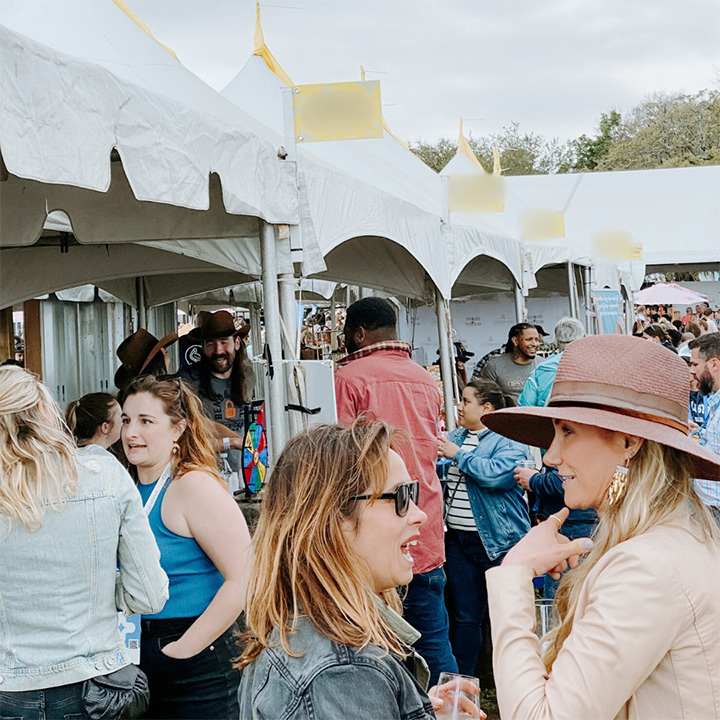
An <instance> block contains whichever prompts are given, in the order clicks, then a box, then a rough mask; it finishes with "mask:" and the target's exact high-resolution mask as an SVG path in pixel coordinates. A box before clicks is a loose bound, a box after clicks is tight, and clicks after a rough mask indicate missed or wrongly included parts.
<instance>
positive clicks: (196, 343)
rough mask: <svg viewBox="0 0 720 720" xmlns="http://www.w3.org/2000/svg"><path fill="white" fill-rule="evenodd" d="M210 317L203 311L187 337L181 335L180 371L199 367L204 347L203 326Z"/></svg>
mask: <svg viewBox="0 0 720 720" xmlns="http://www.w3.org/2000/svg"><path fill="white" fill-rule="evenodd" d="M208 317H210V313H209V312H208V311H207V310H201V311H200V312H199V313H198V314H197V315H196V316H195V327H194V328H193V329H192V330H191V331H190V332H189V333H187V334H186V335H181V336H180V340H179V341H178V342H179V350H180V371H183V370H185V369H186V368H189V367H193V365H197V364H198V363H199V362H200V360H201V358H202V352H203V346H202V325H203V323H204V322H205V320H206V319H207V318H208Z"/></svg>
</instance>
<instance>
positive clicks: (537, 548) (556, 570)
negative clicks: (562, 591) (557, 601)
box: [502, 508, 593, 580]
mask: <svg viewBox="0 0 720 720" xmlns="http://www.w3.org/2000/svg"><path fill="white" fill-rule="evenodd" d="M569 514H570V511H569V510H568V509H567V508H563V509H562V510H559V511H558V512H556V513H555V514H554V515H551V516H550V517H549V518H548V519H547V520H545V522H541V523H540V524H539V525H536V526H535V527H534V528H533V529H532V530H530V532H529V533H528V534H527V535H525V537H524V538H523V539H522V540H520V542H519V543H518V544H517V545H515V547H513V549H512V550H510V552H509V553H508V554H507V555H506V556H505V558H504V560H503V561H502V564H503V565H524V566H525V567H529V568H530V569H531V570H532V571H533V573H534V574H535V576H536V577H538V576H540V575H544V574H545V573H549V574H550V576H551V577H552V578H553V579H554V580H557V579H558V578H559V577H560V575H561V574H562V573H563V572H565V570H567V569H568V566H569V567H571V568H573V567H576V566H577V564H578V561H579V560H580V556H581V555H584V554H585V553H587V552H589V551H590V550H592V547H593V541H592V540H591V539H590V538H578V539H577V540H568V538H566V537H565V536H564V535H561V534H560V532H559V530H560V528H561V527H562V524H563V523H564V522H565V520H566V519H567V516H568V515H569Z"/></svg>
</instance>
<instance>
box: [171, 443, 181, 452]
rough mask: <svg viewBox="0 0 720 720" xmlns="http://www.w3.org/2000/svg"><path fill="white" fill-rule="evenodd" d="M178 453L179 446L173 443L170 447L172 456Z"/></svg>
mask: <svg viewBox="0 0 720 720" xmlns="http://www.w3.org/2000/svg"><path fill="white" fill-rule="evenodd" d="M179 452H180V446H179V445H178V444H177V443H176V442H174V443H173V446H172V454H173V455H177V454H178V453H179Z"/></svg>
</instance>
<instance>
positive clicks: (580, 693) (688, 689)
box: [486, 511, 720, 720]
mask: <svg viewBox="0 0 720 720" xmlns="http://www.w3.org/2000/svg"><path fill="white" fill-rule="evenodd" d="M693 524H694V523H693V521H692V520H691V519H690V517H689V516H688V513H687V512H685V511H681V512H679V513H676V514H675V515H674V516H673V517H672V518H670V519H668V520H667V521H666V522H665V523H663V524H661V525H657V526H655V527H654V528H652V529H651V530H648V531H647V532H646V533H643V534H642V535H639V536H637V537H635V538H632V539H630V540H626V541H625V542H622V543H620V544H619V545H617V546H616V547H614V548H613V549H611V550H610V551H608V552H607V553H606V554H605V555H604V557H602V558H601V559H600V561H599V562H598V563H597V565H596V566H595V567H594V568H593V569H592V570H591V571H590V574H589V575H588V577H587V578H586V580H585V583H584V585H583V587H582V589H581V591H580V596H579V600H578V604H577V608H576V611H575V616H574V622H573V628H572V631H571V633H570V635H569V636H568V637H567V639H566V640H565V642H564V643H563V646H562V648H561V650H560V653H559V654H558V656H557V658H556V660H555V663H554V665H553V668H552V672H551V674H550V676H549V677H548V676H547V675H546V673H545V667H544V665H543V663H542V661H541V659H540V644H539V642H538V639H537V637H536V636H535V634H534V632H533V627H534V623H535V609H534V602H533V600H534V596H533V587H532V571H531V570H530V569H529V568H525V567H521V566H509V567H507V566H506V567H502V566H501V567H497V568H492V569H491V570H489V571H488V572H487V575H486V579H487V585H488V598H489V604H490V621H491V626H492V638H493V648H494V650H493V666H494V675H495V680H496V683H497V696H498V704H499V706H500V714H501V715H502V717H503V720H512V719H513V718H517V719H520V718H522V720H540V719H543V720H550V719H552V720H577V718H607V719H610V718H616V719H617V720H630V719H632V720H656V719H657V718H663V719H665V720H676V719H678V720H679V719H680V718H683V719H687V720H690V719H691V718H692V720H718V718H720V547H718V545H717V544H715V543H711V542H708V541H707V540H705V539H704V538H703V537H702V536H700V534H699V532H698V530H697V528H694V527H693Z"/></svg>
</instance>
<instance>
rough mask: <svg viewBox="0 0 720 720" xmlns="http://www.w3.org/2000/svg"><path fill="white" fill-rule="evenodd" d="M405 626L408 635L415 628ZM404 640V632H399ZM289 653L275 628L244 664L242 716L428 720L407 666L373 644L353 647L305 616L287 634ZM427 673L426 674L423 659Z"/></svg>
mask: <svg viewBox="0 0 720 720" xmlns="http://www.w3.org/2000/svg"><path fill="white" fill-rule="evenodd" d="M398 621H399V623H400V624H401V625H402V626H405V628H406V630H407V629H409V630H407V632H408V636H406V637H407V638H408V639H411V638H412V637H413V635H412V633H414V637H418V636H419V633H417V631H415V630H414V628H412V627H411V626H410V625H408V624H407V623H406V622H405V621H403V620H402V618H400V617H399V616H398V615H395V622H393V624H392V627H393V629H394V630H396V632H397V628H398ZM398 637H400V639H401V640H403V637H402V633H400V634H398ZM288 641H289V645H290V649H291V650H292V651H293V652H294V653H296V654H299V653H302V657H292V656H290V655H288V654H287V653H286V652H285V650H284V649H283V647H282V645H281V644H280V637H279V633H278V632H277V631H274V632H273V635H272V636H271V642H272V643H273V647H269V648H265V649H264V650H263V651H262V652H261V653H260V655H259V656H258V657H257V658H256V659H255V660H254V661H253V662H251V663H250V664H249V665H248V666H247V667H246V668H245V669H244V670H243V674H242V679H241V681H240V689H239V690H238V697H239V701H240V720H310V719H311V718H312V719H313V720H325V718H327V719H328V720H330V718H333V719H334V718H338V719H339V718H342V720H369V718H373V720H375V719H378V720H379V719H380V718H382V720H391V719H392V720H432V718H434V717H435V714H434V713H433V711H432V704H431V703H430V700H429V699H428V697H427V695H426V694H425V692H424V689H423V688H422V687H421V686H420V685H419V684H418V682H417V680H415V677H413V675H412V674H411V673H410V671H409V670H408V668H407V667H406V666H405V665H404V664H403V663H402V662H401V661H400V660H399V659H398V658H396V657H395V656H393V655H388V654H386V653H385V652H384V651H382V650H381V649H380V648H379V647H377V645H368V646H367V647H365V648H362V649H360V648H354V647H350V646H348V645H340V644H338V643H336V642H333V641H332V640H330V639H329V638H327V637H325V636H324V635H321V634H320V633H319V632H318V631H317V630H316V629H315V627H314V625H313V624H312V623H311V622H310V620H309V619H308V618H307V617H301V618H299V619H298V621H297V630H296V631H295V632H294V633H292V634H291V635H290V636H289V637H288ZM424 672H425V677H426V678H427V677H428V676H429V673H428V672H427V665H424Z"/></svg>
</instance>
